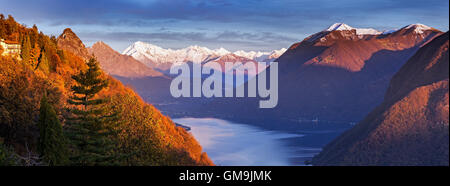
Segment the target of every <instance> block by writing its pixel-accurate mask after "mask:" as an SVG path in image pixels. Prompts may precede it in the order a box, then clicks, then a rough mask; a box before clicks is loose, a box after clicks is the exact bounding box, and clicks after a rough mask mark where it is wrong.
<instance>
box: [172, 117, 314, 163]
mask: <svg viewBox="0 0 450 186" xmlns="http://www.w3.org/2000/svg"><path fill="white" fill-rule="evenodd" d="M173 121H174V122H176V123H179V124H182V125H186V126H189V127H190V128H191V130H190V132H191V133H192V134H193V135H194V137H195V138H196V139H197V140H198V142H199V143H200V145H202V147H203V151H205V152H206V153H208V156H209V157H210V158H211V160H212V161H213V162H214V163H215V164H216V165H235V166H247V165H248V166H252V165H255V166H256V165H259V166H264V165H273V166H277V165H278V166H284V165H304V162H305V160H309V159H311V157H312V156H314V155H315V154H317V153H318V152H320V150H321V148H317V147H304V146H300V145H298V144H302V143H298V142H297V141H301V139H302V138H304V135H303V134H301V133H284V132H276V131H267V130H264V129H261V128H257V127H254V126H251V125H246V124H239V123H233V122H230V121H226V120H220V119H215V118H178V119H173Z"/></svg>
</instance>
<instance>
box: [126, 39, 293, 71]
mask: <svg viewBox="0 0 450 186" xmlns="http://www.w3.org/2000/svg"><path fill="white" fill-rule="evenodd" d="M285 51H286V49H280V50H274V51H271V52H259V51H258V52H255V51H250V52H245V51H242V50H241V51H236V52H234V53H232V52H230V51H228V50H226V49H225V48H218V49H214V50H211V49H209V48H206V47H201V46H198V45H193V46H189V47H186V48H183V49H178V50H172V49H164V48H161V47H159V46H156V45H153V44H150V43H145V42H142V41H138V42H135V43H133V44H132V45H131V46H129V47H128V48H126V49H125V50H124V51H123V52H122V54H125V55H129V56H132V57H133V58H135V59H137V60H139V61H141V62H142V63H144V64H146V65H148V66H151V65H152V64H156V65H159V64H164V63H176V62H194V63H201V62H204V61H207V60H209V59H212V58H217V57H222V56H225V55H227V54H235V55H237V56H240V57H245V58H248V59H251V60H255V61H267V60H269V61H270V60H272V59H273V60H275V59H276V58H278V57H279V56H280V55H281V54H283V53H284V52H285Z"/></svg>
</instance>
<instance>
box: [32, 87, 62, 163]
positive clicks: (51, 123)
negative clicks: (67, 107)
mask: <svg viewBox="0 0 450 186" xmlns="http://www.w3.org/2000/svg"><path fill="white" fill-rule="evenodd" d="M38 127H39V133H40V136H39V144H38V150H39V152H40V154H41V158H42V160H44V161H45V162H46V163H48V164H49V165H64V164H66V163H67V162H68V151H67V141H66V138H65V137H64V134H63V130H62V126H61V123H60V121H59V120H58V117H57V115H56V111H55V109H54V108H53V106H52V105H51V104H49V103H48V100H47V96H46V95H44V97H42V99H41V108H40V114H39V122H38Z"/></svg>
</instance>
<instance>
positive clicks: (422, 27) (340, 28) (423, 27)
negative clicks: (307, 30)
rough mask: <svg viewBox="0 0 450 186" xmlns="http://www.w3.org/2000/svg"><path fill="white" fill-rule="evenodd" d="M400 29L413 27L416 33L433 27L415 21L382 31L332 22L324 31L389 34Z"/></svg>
mask: <svg viewBox="0 0 450 186" xmlns="http://www.w3.org/2000/svg"><path fill="white" fill-rule="evenodd" d="M401 29H414V31H415V32H416V33H417V34H422V33H423V32H424V31H426V30H433V29H434V28H432V27H429V26H426V25H424V24H420V23H416V24H410V25H408V26H405V27H403V28H400V29H396V30H384V31H378V30H376V29H373V28H353V27H351V26H349V25H347V24H345V23H334V24H333V25H331V26H330V27H328V29H325V30H324V31H326V32H331V31H336V30H337V31H343V30H349V31H351V30H356V34H357V35H360V36H362V35H382V34H383V35H385V34H391V33H394V32H396V31H398V30H401Z"/></svg>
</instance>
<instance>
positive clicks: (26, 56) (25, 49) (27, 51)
mask: <svg viewBox="0 0 450 186" xmlns="http://www.w3.org/2000/svg"><path fill="white" fill-rule="evenodd" d="M20 57H22V60H23V61H25V62H29V61H30V58H31V43H30V38H29V37H25V39H24V40H23V43H22V54H21V56H20Z"/></svg>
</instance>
